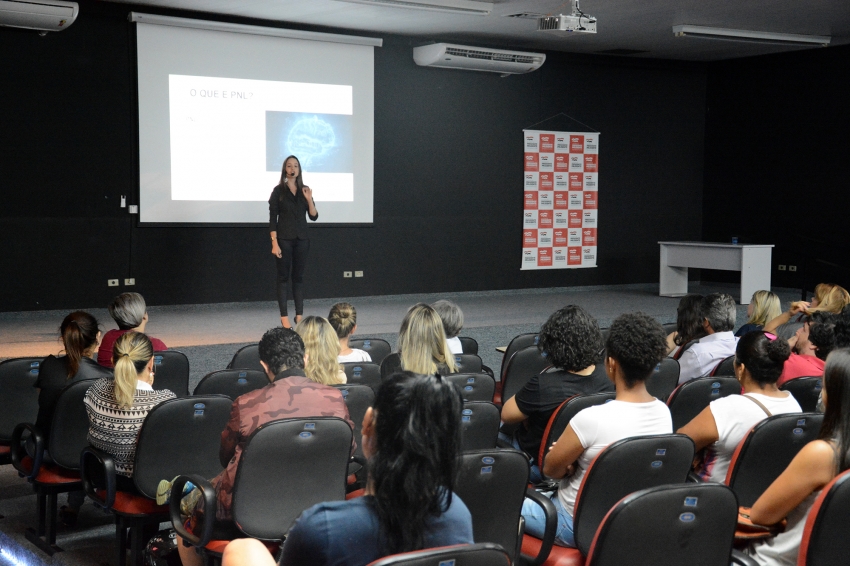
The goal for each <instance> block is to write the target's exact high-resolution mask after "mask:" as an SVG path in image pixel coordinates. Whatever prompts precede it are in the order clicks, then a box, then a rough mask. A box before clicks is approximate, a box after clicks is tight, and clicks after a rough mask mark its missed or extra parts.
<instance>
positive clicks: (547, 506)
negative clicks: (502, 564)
mask: <svg viewBox="0 0 850 566" xmlns="http://www.w3.org/2000/svg"><path fill="white" fill-rule="evenodd" d="M525 496H526V497H527V498H529V499H531V500H532V501H534V502H535V503H536V504H537V505H540V506H541V507H542V508H543V513H544V514H545V515H546V528H545V529H544V530H543V541H542V544H541V545H540V552H539V553H538V554H537V556H536V557H533V558H532V557H530V556H525V555H523V558H524V559H525V562H526V564H528V566H540V565H541V564H543V563H544V562H546V559H547V558H549V552H551V551H552V545H553V544H555V533H556V532H557V529H558V512H557V511H556V510H555V505H554V504H553V503H552V500H551V499H549V498H548V497H546V496H545V495H543V494H542V493H540V492H539V491H536V490H534V489H531V488H528V489H526V490H525Z"/></svg>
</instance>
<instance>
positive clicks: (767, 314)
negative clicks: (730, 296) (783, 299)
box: [735, 291, 782, 338]
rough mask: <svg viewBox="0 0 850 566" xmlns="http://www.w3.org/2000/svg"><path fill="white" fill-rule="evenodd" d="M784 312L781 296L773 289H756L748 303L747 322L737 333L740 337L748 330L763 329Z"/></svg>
mask: <svg viewBox="0 0 850 566" xmlns="http://www.w3.org/2000/svg"><path fill="white" fill-rule="evenodd" d="M780 314H782V305H781V304H780V302H779V296H778V295H777V294H776V293H773V292H771V291H756V292H755V293H753V298H752V299H750V304H749V305H747V317H748V320H747V323H746V324H745V325H743V326H742V327H741V328H739V329H738V331H737V332H736V333H735V336H738V337H739V338H740V337H741V336H743V335H744V334H746V333H747V332H752V331H754V330H761V329H762V328H764V325H765V324H767V323H768V322H770V321H771V320H773V319H774V318H776V317H777V316H779V315H780Z"/></svg>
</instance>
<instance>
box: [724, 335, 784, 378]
mask: <svg viewBox="0 0 850 566" xmlns="http://www.w3.org/2000/svg"><path fill="white" fill-rule="evenodd" d="M771 336H772V335H771ZM790 356H791V347H790V346H789V345H788V341H787V340H779V339H776V338H769V337H768V335H767V334H765V333H764V332H760V331H756V332H748V333H746V334H744V335H743V336H741V339H740V340H738V346H737V347H736V348H735V365H736V366H740V365H741V364H744V367H745V368H746V369H747V371H749V372H750V376H751V377H752V378H753V380H754V381H756V382H757V383H758V384H760V385H767V384H770V383H776V381H777V380H778V379H779V376H780V375H782V370H783V368H784V367H785V361H786V360H787V359H788V358H789V357H790Z"/></svg>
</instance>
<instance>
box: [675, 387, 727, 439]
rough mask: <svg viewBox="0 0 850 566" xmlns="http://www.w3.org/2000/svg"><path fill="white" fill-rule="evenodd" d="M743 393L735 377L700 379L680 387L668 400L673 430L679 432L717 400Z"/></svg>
mask: <svg viewBox="0 0 850 566" xmlns="http://www.w3.org/2000/svg"><path fill="white" fill-rule="evenodd" d="M740 392H741V384H740V383H738V380H737V379H735V378H734V377H700V378H698V379H692V380H690V381H686V382H685V383H683V384H682V385H680V386H678V387H677V388H676V389H674V390H673V392H672V393H671V394H670V396H669V397H668V398H667V406H668V407H669V408H670V416H671V417H673V430H679V429H680V428H682V427H683V426H685V425H686V424H688V423H689V422H691V420H693V418H694V417H695V416H697V415H698V414H700V412H702V410H703V409H705V408H706V407H708V404H709V403H711V402H712V401H714V400H715V399H720V398H721V397H726V396H727V395H735V394H738V393H740Z"/></svg>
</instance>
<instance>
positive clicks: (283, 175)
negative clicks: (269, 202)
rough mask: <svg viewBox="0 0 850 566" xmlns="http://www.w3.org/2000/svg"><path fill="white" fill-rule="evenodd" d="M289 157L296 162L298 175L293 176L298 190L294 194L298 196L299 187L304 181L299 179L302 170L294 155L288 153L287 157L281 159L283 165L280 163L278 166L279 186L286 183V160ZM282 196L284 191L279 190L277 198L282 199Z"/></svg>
mask: <svg viewBox="0 0 850 566" xmlns="http://www.w3.org/2000/svg"><path fill="white" fill-rule="evenodd" d="M290 159H294V160H295V163H297V164H298V175H297V176H296V177H295V186H296V187H298V191H297V193H296V195H295V196H298V194H300V193H301V189H303V188H304V181H303V180H302V179H301V174H302V173H303V171H302V170H301V162H300V161H299V160H298V158H297V157H295V156H294V155H290V156H289V157H287V158H286V159H284V160H283V165H281V168H280V186H281V187H283V186H284V185H285V184H286V162H287V161H289V160H290ZM283 196H284V193H283V190H281V191H280V196H279V197H278V200H283Z"/></svg>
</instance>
